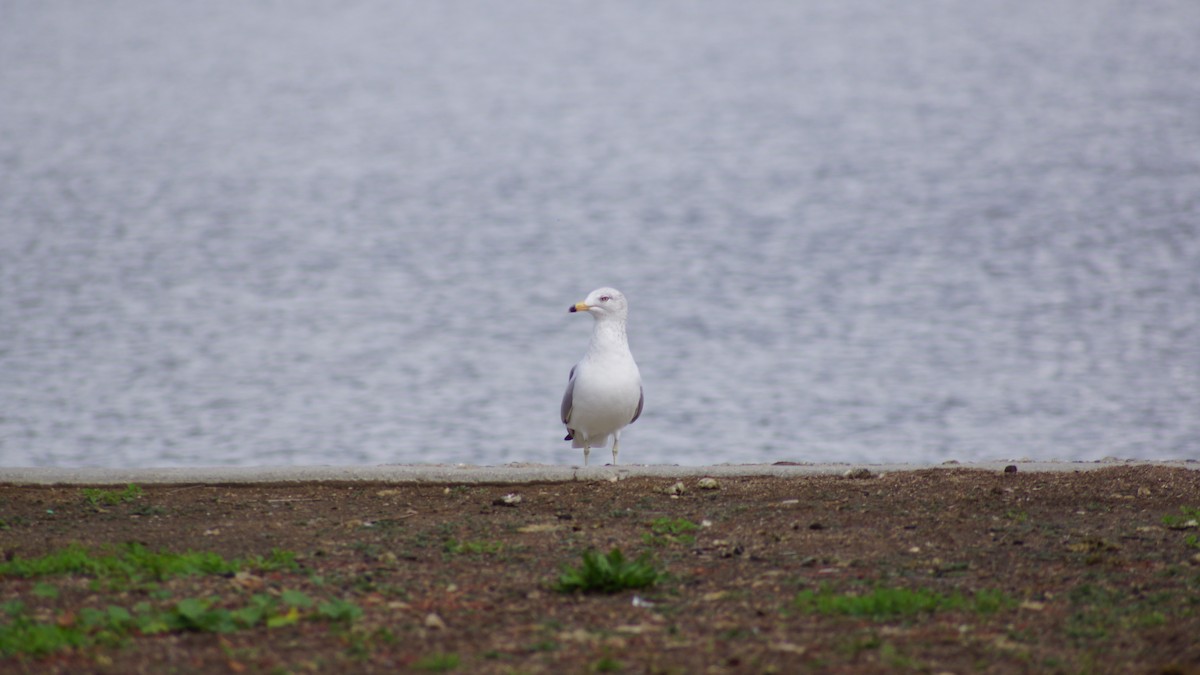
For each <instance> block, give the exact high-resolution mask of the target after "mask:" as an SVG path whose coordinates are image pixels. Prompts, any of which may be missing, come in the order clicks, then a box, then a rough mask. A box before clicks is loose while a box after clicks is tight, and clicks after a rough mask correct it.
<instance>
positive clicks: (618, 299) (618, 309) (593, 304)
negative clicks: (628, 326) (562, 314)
mask: <svg viewBox="0 0 1200 675" xmlns="http://www.w3.org/2000/svg"><path fill="white" fill-rule="evenodd" d="M567 311H568V312H587V313H588V314H591V315H592V316H594V317H595V318H596V319H605V318H608V317H620V318H625V315H626V314H628V313H629V305H628V304H627V303H626V302H625V296H624V295H622V294H621V291H618V290H617V289H615V288H608V287H605V288H597V289H596V290H594V291H592V292H591V293H588V296H587V300H584V301H583V302H579V303H576V304H574V305H572V306H571V307H570V308H569V309H568V310H567Z"/></svg>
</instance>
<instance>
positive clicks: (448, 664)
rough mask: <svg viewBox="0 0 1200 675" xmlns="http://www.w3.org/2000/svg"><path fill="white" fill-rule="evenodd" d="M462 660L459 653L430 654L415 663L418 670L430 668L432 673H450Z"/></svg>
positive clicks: (414, 665)
mask: <svg viewBox="0 0 1200 675" xmlns="http://www.w3.org/2000/svg"><path fill="white" fill-rule="evenodd" d="M460 661H461V659H460V658H459V656H458V654H442V653H440V652H439V653H437V654H430V655H429V656H424V657H422V658H421V659H419V660H418V661H417V662H416V663H414V664H413V667H414V668H417V669H418V670H428V671H429V672H431V673H448V672H450V671H451V670H454V669H455V668H458V664H459V662H460Z"/></svg>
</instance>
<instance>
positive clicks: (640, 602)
mask: <svg viewBox="0 0 1200 675" xmlns="http://www.w3.org/2000/svg"><path fill="white" fill-rule="evenodd" d="M630 604H632V605H633V606H634V607H653V606H654V604H655V603H653V602H650V601H649V600H646V599H645V598H643V597H642V596H640V595H635V596H633V601H632V603H630Z"/></svg>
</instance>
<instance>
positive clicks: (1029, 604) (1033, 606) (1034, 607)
mask: <svg viewBox="0 0 1200 675" xmlns="http://www.w3.org/2000/svg"><path fill="white" fill-rule="evenodd" d="M1021 609H1028V610H1030V611H1034V612H1040V611H1042V610H1043V609H1046V603H1044V602H1038V601H1036V600H1025V601H1024V602H1022V603H1021Z"/></svg>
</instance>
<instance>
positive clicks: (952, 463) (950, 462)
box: [942, 459, 958, 466]
mask: <svg viewBox="0 0 1200 675" xmlns="http://www.w3.org/2000/svg"><path fill="white" fill-rule="evenodd" d="M956 464H958V460H957V459H948V460H946V461H944V462H942V466H955V465H956Z"/></svg>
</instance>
